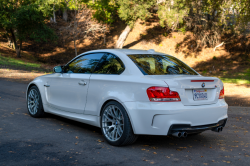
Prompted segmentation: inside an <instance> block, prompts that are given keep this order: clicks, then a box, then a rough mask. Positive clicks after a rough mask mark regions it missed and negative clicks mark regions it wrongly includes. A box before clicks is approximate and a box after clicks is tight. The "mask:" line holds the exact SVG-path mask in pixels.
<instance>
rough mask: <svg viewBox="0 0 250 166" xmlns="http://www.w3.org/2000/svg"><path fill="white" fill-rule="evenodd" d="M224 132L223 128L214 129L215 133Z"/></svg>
mask: <svg viewBox="0 0 250 166" xmlns="http://www.w3.org/2000/svg"><path fill="white" fill-rule="evenodd" d="M222 130H223V127H216V128H215V129H212V131H215V132H221V131H222Z"/></svg>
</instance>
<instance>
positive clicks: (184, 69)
mask: <svg viewBox="0 0 250 166" xmlns="http://www.w3.org/2000/svg"><path fill="white" fill-rule="evenodd" d="M128 57H129V58H130V59H132V61H133V62H134V63H135V64H136V65H137V66H138V68H139V69H140V70H141V72H142V73H143V74H144V75H170V74H175V75H178V74H185V75H198V74H197V73H196V72H195V71H194V70H192V69H191V68H190V67H189V66H188V65H186V64H184V63H183V62H182V61H180V60H179V59H177V58H175V57H172V56H169V55H156V54H135V55H128Z"/></svg>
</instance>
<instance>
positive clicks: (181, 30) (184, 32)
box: [178, 26, 187, 35]
mask: <svg viewBox="0 0 250 166" xmlns="http://www.w3.org/2000/svg"><path fill="white" fill-rule="evenodd" d="M178 30H179V31H180V32H182V34H183V35H185V34H186V32H187V30H186V26H183V27H181V28H179V29H178Z"/></svg>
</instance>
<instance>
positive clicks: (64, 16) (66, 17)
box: [63, 9, 68, 21]
mask: <svg viewBox="0 0 250 166" xmlns="http://www.w3.org/2000/svg"><path fill="white" fill-rule="evenodd" d="M63 20H64V21H68V13H67V9H64V11H63Z"/></svg>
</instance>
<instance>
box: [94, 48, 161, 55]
mask: <svg viewBox="0 0 250 166" xmlns="http://www.w3.org/2000/svg"><path fill="white" fill-rule="evenodd" d="M102 50H105V51H108V50H110V51H117V52H121V53H124V54H127V55H130V54H163V53H160V52H155V51H154V50H153V49H150V50H137V49H102ZM102 50H98V51H102ZM93 51H97V50H93Z"/></svg>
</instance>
